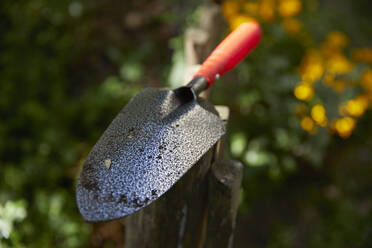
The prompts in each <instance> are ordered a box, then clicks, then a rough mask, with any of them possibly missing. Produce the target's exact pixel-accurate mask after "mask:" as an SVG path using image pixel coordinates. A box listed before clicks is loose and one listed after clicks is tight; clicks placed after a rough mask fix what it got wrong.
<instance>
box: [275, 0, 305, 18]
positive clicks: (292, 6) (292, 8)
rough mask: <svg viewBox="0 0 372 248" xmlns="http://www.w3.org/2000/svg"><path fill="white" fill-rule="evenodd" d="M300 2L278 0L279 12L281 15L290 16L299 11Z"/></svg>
mask: <svg viewBox="0 0 372 248" xmlns="http://www.w3.org/2000/svg"><path fill="white" fill-rule="evenodd" d="M301 9H302V3H301V1H300V0H281V1H280V2H279V8H278V10H279V14H280V15H281V16H282V17H291V16H295V15H297V14H298V13H300V11H301Z"/></svg>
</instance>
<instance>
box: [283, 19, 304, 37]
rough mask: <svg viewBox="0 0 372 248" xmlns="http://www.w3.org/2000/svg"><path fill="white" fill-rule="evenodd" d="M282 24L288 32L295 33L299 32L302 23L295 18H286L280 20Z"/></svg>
mask: <svg viewBox="0 0 372 248" xmlns="http://www.w3.org/2000/svg"><path fill="white" fill-rule="evenodd" d="M282 26H283V28H284V30H285V31H287V32H288V33H289V34H296V33H298V32H300V30H301V27H302V23H301V22H300V21H299V20H297V19H295V18H287V19H285V20H284V21H283V22H282Z"/></svg>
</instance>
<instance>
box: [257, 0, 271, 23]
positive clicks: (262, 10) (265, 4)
mask: <svg viewBox="0 0 372 248" xmlns="http://www.w3.org/2000/svg"><path fill="white" fill-rule="evenodd" d="M274 7H275V6H274V1H272V0H262V2H261V4H260V6H259V9H258V12H259V15H260V17H261V19H262V20H263V21H266V22H271V21H273V20H274V18H275V11H274Z"/></svg>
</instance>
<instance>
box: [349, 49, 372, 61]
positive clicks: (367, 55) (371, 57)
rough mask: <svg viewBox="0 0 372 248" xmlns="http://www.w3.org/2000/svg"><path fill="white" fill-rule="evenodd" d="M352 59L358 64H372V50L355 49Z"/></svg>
mask: <svg viewBox="0 0 372 248" xmlns="http://www.w3.org/2000/svg"><path fill="white" fill-rule="evenodd" d="M352 57H353V59H354V60H356V61H358V62H365V63H372V48H359V49H354V50H353V51H352Z"/></svg>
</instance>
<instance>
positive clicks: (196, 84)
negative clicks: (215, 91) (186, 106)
mask: <svg viewBox="0 0 372 248" xmlns="http://www.w3.org/2000/svg"><path fill="white" fill-rule="evenodd" d="M207 85H208V83H207V79H206V78H205V77H202V76H198V77H195V78H194V79H193V80H191V81H190V83H188V84H187V85H186V87H190V88H191V89H192V90H193V91H194V93H195V95H196V96H197V95H199V94H200V93H201V92H202V91H203V90H205V89H206V88H207Z"/></svg>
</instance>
